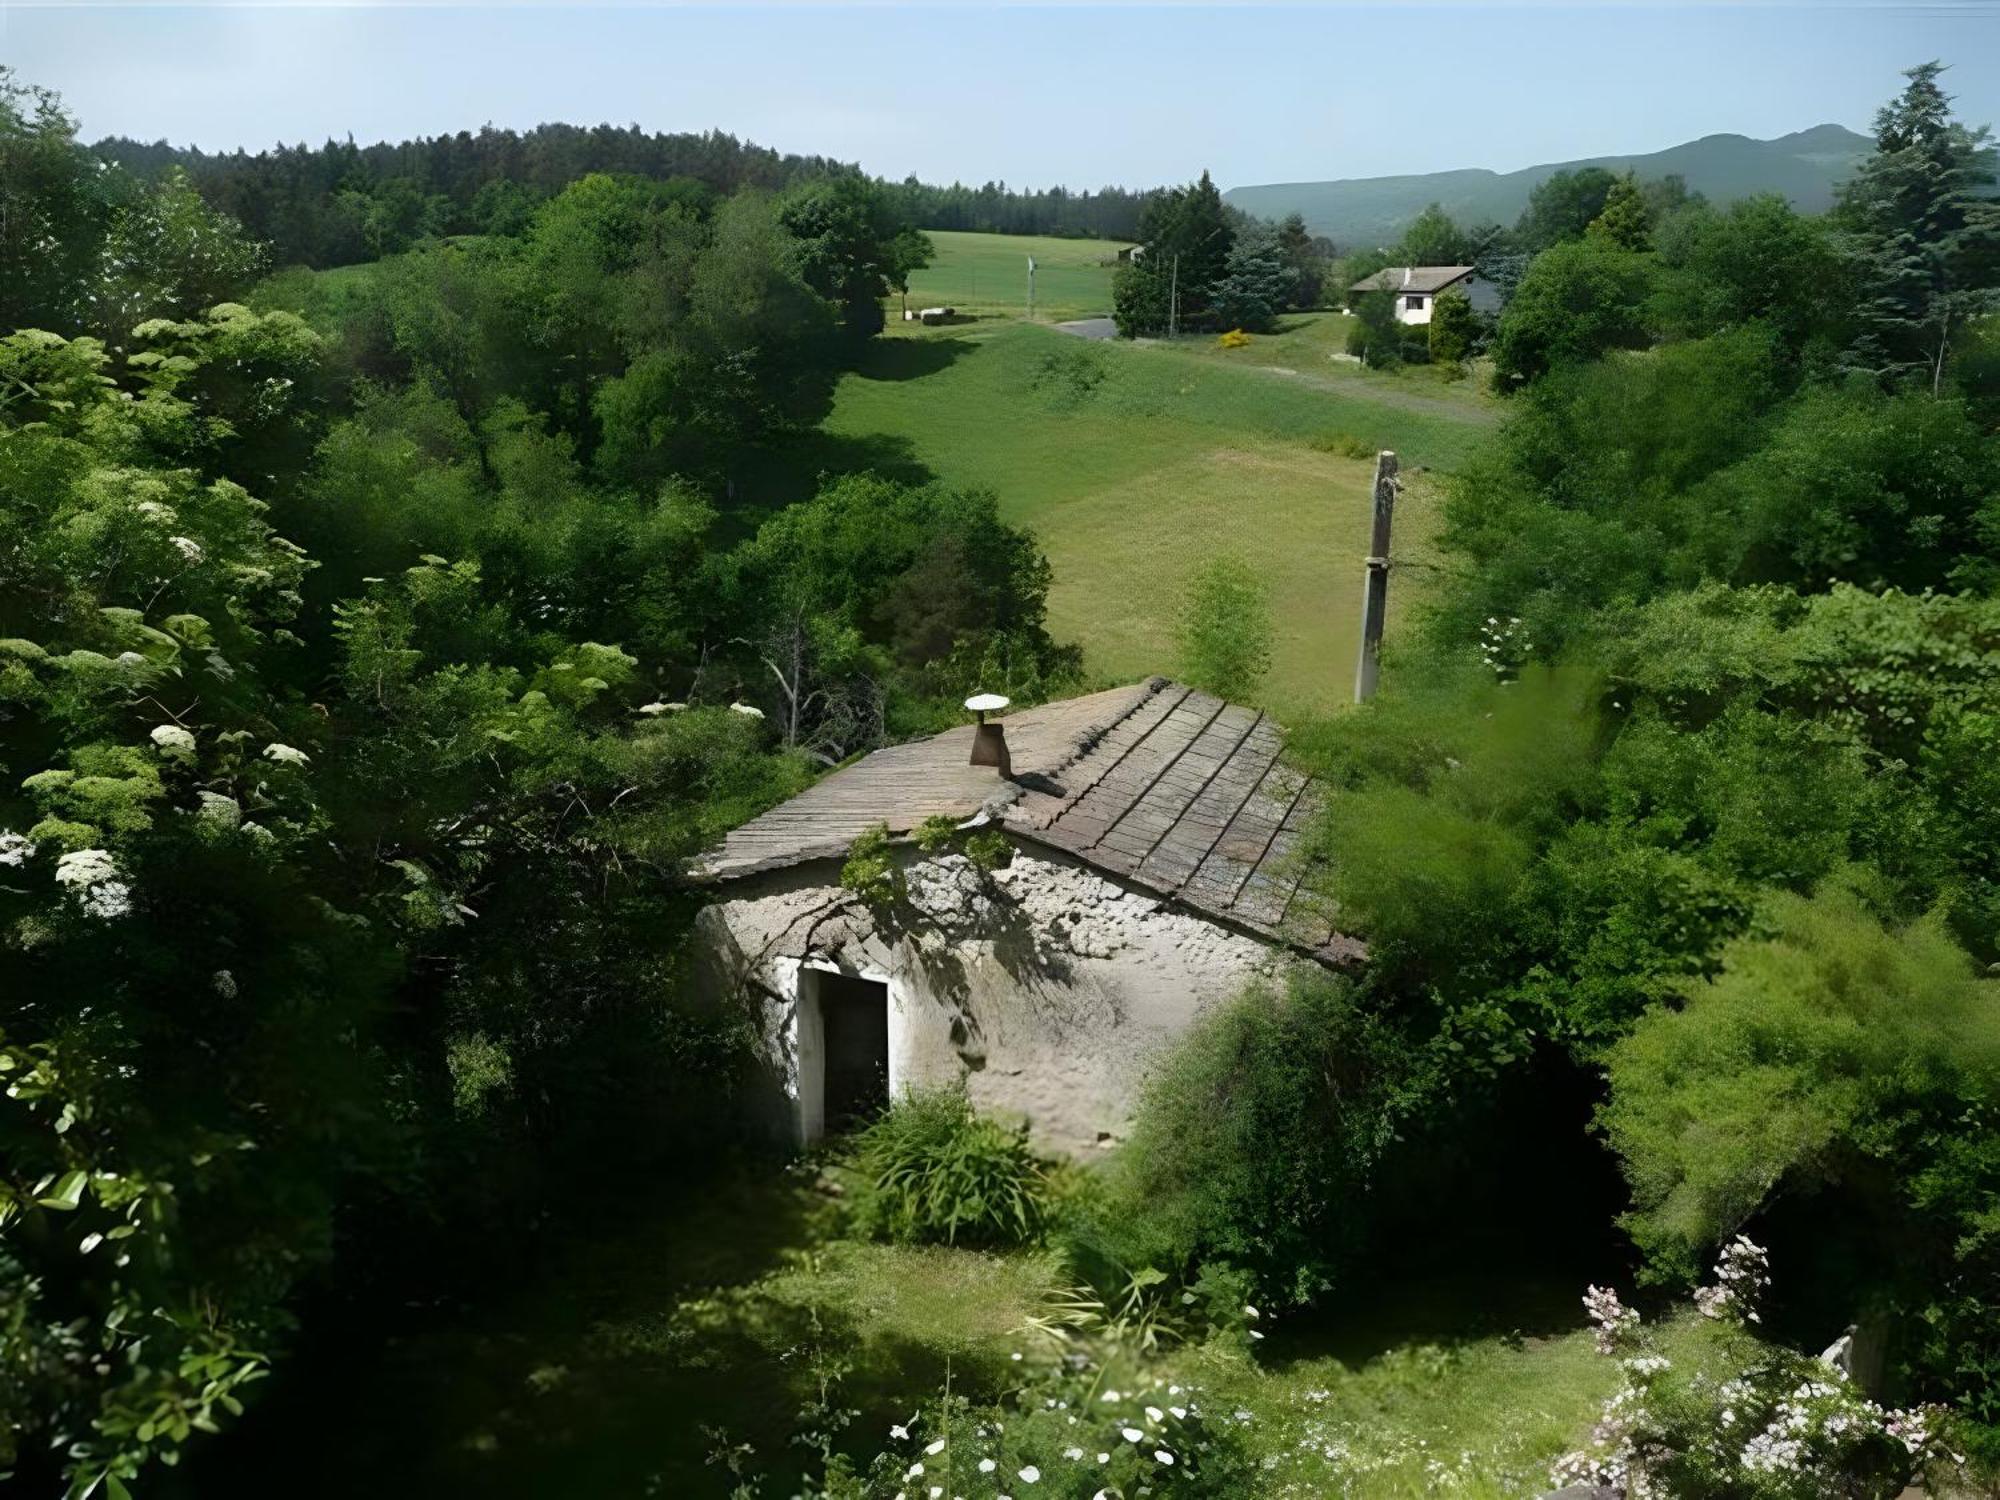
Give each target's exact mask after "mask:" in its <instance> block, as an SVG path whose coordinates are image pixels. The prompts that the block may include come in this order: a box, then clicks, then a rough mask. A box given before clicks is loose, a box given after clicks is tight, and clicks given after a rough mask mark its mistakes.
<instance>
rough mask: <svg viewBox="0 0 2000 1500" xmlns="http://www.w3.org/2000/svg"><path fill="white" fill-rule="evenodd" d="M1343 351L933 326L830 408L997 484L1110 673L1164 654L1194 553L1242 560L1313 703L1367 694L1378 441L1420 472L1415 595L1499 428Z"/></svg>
mask: <svg viewBox="0 0 2000 1500" xmlns="http://www.w3.org/2000/svg"><path fill="white" fill-rule="evenodd" d="M1208 343H1212V340H1204V341H1201V345H1205V344H1208ZM1239 352H1240V351H1239ZM1327 368H1328V369H1329V370H1332V371H1334V373H1331V374H1329V375H1328V376H1326V378H1325V384H1318V383H1307V382H1304V381H1298V380H1291V379H1288V378H1286V377H1284V376H1282V375H1274V374H1272V373H1270V372H1269V371H1267V370H1265V369H1261V368H1258V367H1256V366H1255V365H1250V364H1242V365H1238V364H1237V363H1235V362H1233V361H1232V360H1229V359H1224V358H1218V357H1213V356H1211V354H1210V353H1209V352H1208V350H1207V349H1206V348H1205V347H1201V346H1200V345H1196V344H1195V343H1194V341H1190V347H1185V348H1184V347H1180V346H1167V345H1153V346H1135V345H1132V344H1126V343H1096V342H1090V341H1084V340H1078V339H1074V338H1070V337H1068V336H1066V335H1063V334H1059V333H1056V332H1053V331H1052V330H1048V329H1041V328H1032V327H1025V326H1011V325H1010V326H1004V327H999V328H986V327H977V328H970V329H952V330H931V331H929V333H928V336H926V337H921V338H916V337H912V338H909V339H904V340H888V341H885V342H883V343H882V344H880V345H879V346H878V347H877V348H875V349H874V350H871V351H870V357H869V359H868V360H867V361H865V362H864V363H863V364H862V366H861V367H860V368H859V369H858V370H856V371H855V372H853V373H852V374H850V375H848V376H847V377H845V379H844V380H843V381H842V383H841V385H840V388H839V390H838V391H837V393H836V396H835V402H834V410H833V414H832V416H831V417H830V418H829V419H828V423H827V426H828V429H829V431H831V432H833V433H836V434H840V435H843V436H845V437H848V438H850V439H853V440H856V441H863V440H867V439H877V438H884V437H886V438H890V439H893V440H894V441H895V442H896V443H897V444H898V445H899V448H900V451H903V452H905V453H907V455H908V456H909V458H911V459H912V460H914V461H915V462H917V463H919V464H921V465H922V466H923V467H925V468H926V469H928V470H930V471H932V472H935V473H936V474H938V475H939V476H940V477H942V478H943V479H945V480H946V481H947V482H949V483H954V484H980V485H985V486H989V487H991V488H992V489H993V490H994V492H995V493H996V494H997V495H998V496H999V500H1000V506H1001V512H1002V514H1004V515H1006V516H1007V517H1008V518H1009V519H1010V520H1012V521H1014V522H1016V523H1017V524H1020V525H1023V526H1026V527H1028V528H1029V529H1030V530H1032V531H1033V532H1034V534H1035V536H1036V538H1037V539H1038V540H1039V541H1040V543H1041V545H1042V547H1043V548H1044V550H1045V551H1046V552H1047V553H1048V556H1049V560H1050V563H1051V565H1052V566H1053V568H1054V570H1055V583H1054V586H1053V588H1052V589H1051V591H1050V597H1049V609H1050V623H1051V628H1052V629H1054V630H1055V631H1056V633H1057V634H1059V635H1061V636H1063V637H1064V638H1065V639H1073V640H1076V641H1078V642H1080V643H1081V644H1082V646H1083V648H1084V659H1085V665H1086V668H1087V669H1088V670H1089V671H1091V672H1092V673H1093V674H1096V675H1099V676H1102V677H1104V678H1107V679H1111V680H1125V679H1130V678H1131V677H1134V676H1141V675H1144V674H1146V673H1148V672H1153V671H1159V670H1162V669H1163V664H1162V660H1161V655H1160V643H1161V642H1162V641H1164V640H1167V639H1170V638H1171V637H1172V634H1173V629H1174V620H1175V613H1176V611H1177V610H1178V608H1179V607H1180V600H1181V597H1182V594H1183V592H1184V590H1185V587H1186V583H1187V579H1188V577H1189V575H1190V573H1191V572H1192V570H1193V569H1194V568H1195V567H1196V565H1197V564H1198V563H1200V562H1202V561H1203V560H1206V559H1208V558H1211V557H1213V556H1214V555H1215V554H1216V553H1218V552H1229V553H1234V554H1236V555H1238V556H1240V557H1241V558H1242V559H1243V560H1244V561H1246V562H1247V563H1248V564H1250V565H1251V566H1252V567H1253V568H1254V569H1255V570H1256V571H1257V573H1258V574H1259V575H1260V576H1261V577H1262V578H1263V579H1264V580H1266V582H1267V584H1268V587H1269V590H1270V596H1271V612H1272V619H1273V624H1274V627H1275V645H1274V651H1273V664H1272V670H1271V673H1270V676H1269V678H1268V679H1267V680H1266V681H1265V683H1264V685H1263V692H1264V695H1265V698H1266V700H1267V701H1268V703H1269V705H1270V706H1271V707H1272V708H1273V709H1274V710H1277V711H1279V712H1280V713H1281V714H1283V715H1285V716H1287V717H1296V716H1298V715H1300V714H1302V713H1307V712H1313V711H1323V710H1325V709H1328V708H1331V707H1333V706H1335V705H1336V704H1338V703H1340V702H1343V701H1345V700H1346V699H1347V698H1349V697H1351V695H1352V691H1353V665H1354V653H1355V649H1356V645H1357V642H1358V632H1359V626H1360V620H1359V614H1360V581H1361V559H1362V558H1363V556H1365V555H1366V553H1367V550H1368V515H1369V486H1370V483H1371V480H1372V477H1373V473H1374V454H1375V452H1376V451H1377V450H1378V449H1381V448H1390V449H1394V450H1396V451H1397V453H1398V455H1399V457H1400V459H1401V461H1402V463H1403V465H1404V467H1405V470H1406V472H1407V473H1408V476H1409V483H1408V485H1407V488H1406V489H1405V491H1404V493H1403V496H1402V498H1401V500H1400V501H1399V504H1398V511H1397V532H1396V538H1397V540H1396V550H1397V553H1398V556H1399V557H1401V558H1402V559H1403V560H1404V561H1406V562H1408V563H1410V564H1412V566H1411V567H1409V568H1408V569H1407V570H1406V571H1405V572H1404V573H1403V574H1401V575H1399V577H1398V580H1397V583H1396V585H1395V588H1394V590H1393V591H1392V607H1393V608H1395V609H1396V610H1397V611H1398V612H1400V611H1401V610H1402V609H1403V608H1404V607H1405V606H1406V605H1407V603H1408V602H1409V601H1410V599H1411V598H1412V597H1413V596H1414V594H1415V593H1416V591H1418V590H1420V589H1421V588H1422V587H1423V586H1424V584H1425V581H1426V578H1427V573H1426V570H1425V569H1424V568H1423V567H1422V566H1420V565H1421V564H1422V563H1424V562H1425V561H1426V547H1427V545H1428V541H1429V538H1430V534H1431V530H1432V527H1433V525H1434V514H1433V508H1434V504H1435V496H1436V471H1438V470H1445V469H1449V468H1451V467H1453V466H1455V465H1456V464H1458V463H1460V462H1462V461H1463V459H1464V458H1465V456H1466V455H1467V454H1468V453H1469V452H1470V451H1471V450H1472V448H1473V446H1474V445H1475V444H1476V442H1477V441H1478V439H1479V437H1480V436H1481V434H1482V433H1483V432H1484V431H1485V429H1486V425H1487V422H1486V419H1485V415H1484V412H1483V409H1482V408H1481V407H1480V406H1479V405H1478V404H1477V403H1476V402H1475V401H1464V402H1456V401H1450V402H1447V401H1439V402H1435V403H1433V402H1431V401H1429V400H1428V399H1426V398H1423V397H1421V396H1420V397H1418V398H1416V399H1414V400H1410V398H1407V397H1405V399H1406V400H1409V404H1401V405H1399V404H1394V403H1395V402H1396V401H1397V398H1398V397H1399V396H1404V394H1405V392H1406V390H1407V389H1408V388H1407V387H1406V386H1403V385H1393V384H1390V382H1392V381H1394V380H1395V379H1396V377H1392V376H1374V375H1370V374H1368V373H1367V372H1362V371H1359V370H1353V369H1349V368H1342V367H1334V366H1331V365H1329V366H1328V367H1327ZM1417 389H1418V390H1419V391H1421V390H1422V387H1418V388H1417Z"/></svg>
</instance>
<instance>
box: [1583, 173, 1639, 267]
mask: <svg viewBox="0 0 2000 1500" xmlns="http://www.w3.org/2000/svg"><path fill="white" fill-rule="evenodd" d="M1584 232H1585V233H1586V234H1587V235H1589V236H1591V237H1592V238H1595V239H1600V240H1603V241H1605V242H1606V243H1608V244H1612V245H1616V246H1617V247H1618V248H1619V249H1620V250H1650V249H1652V248H1653V216H1652V214H1651V212H1650V211H1649V210H1648V209H1647V207H1646V195H1645V194H1644V193H1643V192H1642V191H1640V188H1639V183H1638V179H1637V178H1635V177H1634V176H1633V175H1632V174H1631V173H1630V172H1627V173H1626V174H1625V175H1624V176H1623V177H1621V178H1619V179H1618V180H1617V181H1616V182H1614V183H1613V184H1612V185H1611V191H1610V192H1609V193H1607V194H1605V197H1604V207H1603V208H1602V209H1601V210H1600V211H1599V212H1598V215H1597V217H1596V218H1594V219H1592V220H1591V221H1590V227H1589V228H1588V229H1587V230H1585V231H1584Z"/></svg>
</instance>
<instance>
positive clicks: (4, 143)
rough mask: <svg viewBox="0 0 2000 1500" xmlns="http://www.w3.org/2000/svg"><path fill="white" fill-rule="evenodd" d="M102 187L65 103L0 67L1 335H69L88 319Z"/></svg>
mask: <svg viewBox="0 0 2000 1500" xmlns="http://www.w3.org/2000/svg"><path fill="white" fill-rule="evenodd" d="M104 186H105V185H104V183H103V181H102V177H101V173H100V171H99V170H98V168H97V167H96V165H95V164H94V163H93V162H92V161H91V160H90V158H89V157H88V156H87V155H85V154H84V153H83V152H82V151H81V150H79V149H77V146H76V122H75V120H73V119H72V118H71V117H70V116H69V115H68V114H67V113H66V112H65V111H64V110H63V107H62V101H61V100H60V99H58V98H57V97H56V96H55V95H54V94H52V93H50V92H49V91H48V90H46V89H38V88H33V87H31V86H29V85H27V84H24V83H21V82H19V81H18V80H17V79H16V78H15V76H14V74H13V72H12V71H11V70H10V69H6V68H0V331H11V330H13V329H16V328H47V329H49V330H51V331H52V332H57V333H74V332H76V331H77V329H78V328H79V327H80V326H81V324H82V323H83V321H85V320H87V319H88V318H89V317H90V315H91V313H92V311H93V309H92V307H91V305H90V304H91V297H92V294H93V292H94V289H95V286H96V282H97V272H98V269H99V266H98V257H99V247H100V246H101V244H102V237H103V234H104V231H105V229H106V228H107V226H108V224H109V221H110V217H111V203H110V201H109V200H108V199H107V197H106V196H105V192H104Z"/></svg>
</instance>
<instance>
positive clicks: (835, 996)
mask: <svg viewBox="0 0 2000 1500" xmlns="http://www.w3.org/2000/svg"><path fill="white" fill-rule="evenodd" d="M817 982H818V991H819V1015H820V1028H821V1033H822V1035H823V1036H824V1037H825V1039H826V1090H825V1096H824V1097H825V1101H826V1128H827V1129H828V1130H844V1129H846V1128H847V1127H848V1126H850V1125H855V1124H859V1123H860V1122H861V1121H863V1120H866V1119H868V1118H870V1117H871V1116H873V1115H876V1114H879V1113H880V1112H881V1111H882V1110H884V1109H887V1108H888V1107H889V987H888V986H887V985H886V984H878V983H877V982H876V981H874V980H872V979H856V978H854V977H853V976H852V975H850V974H829V973H826V972H825V971H820V972H819V973H818V975H817Z"/></svg>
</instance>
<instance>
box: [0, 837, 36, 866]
mask: <svg viewBox="0 0 2000 1500" xmlns="http://www.w3.org/2000/svg"><path fill="white" fill-rule="evenodd" d="M34 857H35V845H34V843H33V841H32V840H30V839H29V837H28V836H27V835H26V834H25V833H16V832H14V830H13V829H11V828H0V865H12V866H15V867H17V868H18V867H19V866H21V865H24V864H26V863H27V862H28V861H29V860H31V859H33V858H34Z"/></svg>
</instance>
